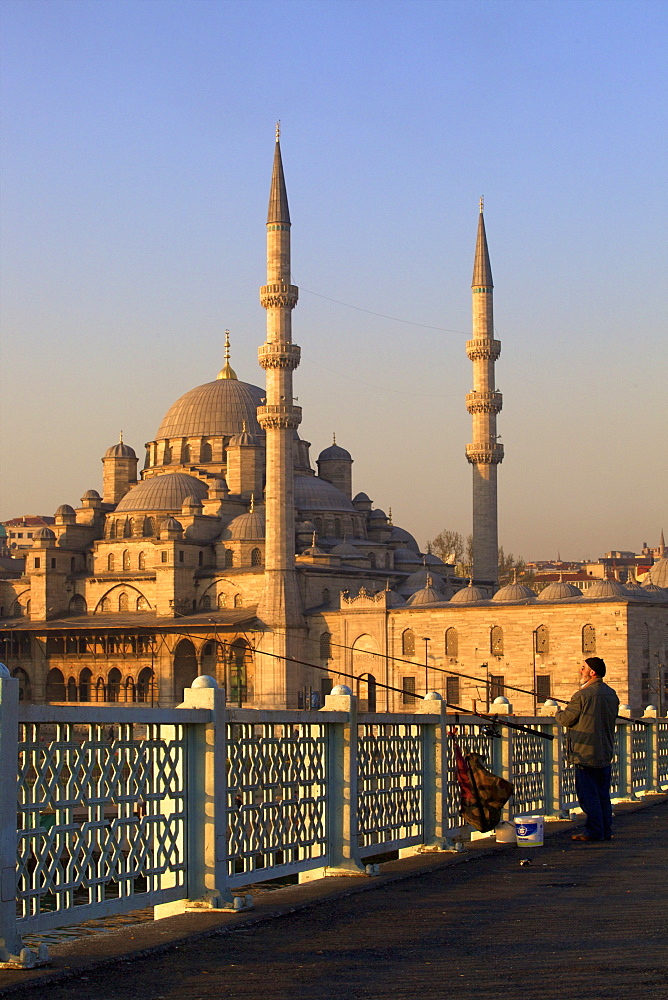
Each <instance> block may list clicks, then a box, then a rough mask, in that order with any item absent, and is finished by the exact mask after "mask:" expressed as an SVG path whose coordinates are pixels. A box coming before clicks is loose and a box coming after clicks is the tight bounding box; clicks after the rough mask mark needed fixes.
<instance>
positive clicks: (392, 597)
mask: <svg viewBox="0 0 668 1000" xmlns="http://www.w3.org/2000/svg"><path fill="white" fill-rule="evenodd" d="M385 593H386V594H387V607H388V608H403V607H405V605H406V601H405V600H404V598H403V597H402V596H401V594H398V593H397V591H396V590H386V591H385Z"/></svg>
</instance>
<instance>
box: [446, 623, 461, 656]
mask: <svg viewBox="0 0 668 1000" xmlns="http://www.w3.org/2000/svg"><path fill="white" fill-rule="evenodd" d="M445 655H446V656H451V657H452V658H453V659H456V658H457V656H459V636H458V635H457V629H456V628H449V629H448V630H447V632H446V633H445Z"/></svg>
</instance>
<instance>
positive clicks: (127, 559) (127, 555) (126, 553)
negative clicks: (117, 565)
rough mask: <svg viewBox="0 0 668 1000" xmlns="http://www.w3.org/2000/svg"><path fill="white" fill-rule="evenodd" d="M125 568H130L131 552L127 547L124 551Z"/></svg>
mask: <svg viewBox="0 0 668 1000" xmlns="http://www.w3.org/2000/svg"><path fill="white" fill-rule="evenodd" d="M123 569H130V553H129V552H128V550H127V549H126V550H125V552H124V553H123Z"/></svg>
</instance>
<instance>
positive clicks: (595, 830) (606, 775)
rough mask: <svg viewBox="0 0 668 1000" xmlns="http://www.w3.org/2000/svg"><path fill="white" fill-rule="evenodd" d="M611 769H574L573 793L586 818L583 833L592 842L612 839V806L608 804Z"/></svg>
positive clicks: (608, 767) (581, 767)
mask: <svg viewBox="0 0 668 1000" xmlns="http://www.w3.org/2000/svg"><path fill="white" fill-rule="evenodd" d="M610 772H611V767H610V765H608V766H607V767H585V766H584V765H582V764H578V765H576V768H575V791H576V793H577V797H578V802H579V803H580V808H581V809H582V811H583V812H584V813H585V814H586V816H587V822H586V823H585V833H586V834H587V836H588V837H590V838H591V839H592V840H610V838H611V837H612V805H611V803H610Z"/></svg>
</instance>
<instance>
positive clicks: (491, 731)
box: [482, 719, 501, 740]
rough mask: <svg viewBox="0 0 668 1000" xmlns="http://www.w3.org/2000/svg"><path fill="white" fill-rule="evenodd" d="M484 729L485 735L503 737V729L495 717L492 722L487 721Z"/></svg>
mask: <svg viewBox="0 0 668 1000" xmlns="http://www.w3.org/2000/svg"><path fill="white" fill-rule="evenodd" d="M482 731H483V733H484V734H485V736H489V738H490V739H492V740H493V739H500V738H501V730H500V729H499V723H498V721H497V720H496V719H493V720H492V721H491V722H489V723H487V725H486V726H483V727H482Z"/></svg>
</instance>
